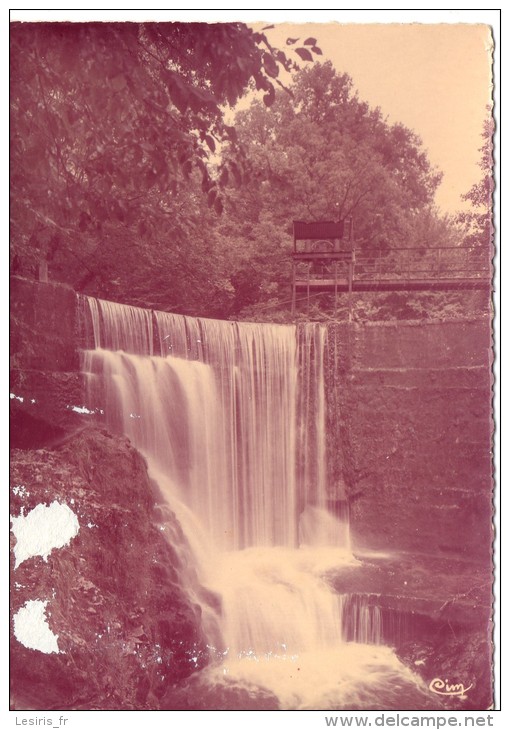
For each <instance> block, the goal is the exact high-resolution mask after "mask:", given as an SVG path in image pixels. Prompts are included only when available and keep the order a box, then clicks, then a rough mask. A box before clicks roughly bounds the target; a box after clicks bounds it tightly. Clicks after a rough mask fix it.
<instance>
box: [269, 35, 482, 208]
mask: <svg viewBox="0 0 510 730" xmlns="http://www.w3.org/2000/svg"><path fill="white" fill-rule="evenodd" d="M267 36H268V39H270V40H271V42H274V44H275V45H276V46H279V47H284V48H286V50H287V51H288V50H289V48H290V47H286V46H285V43H286V39H287V38H288V37H292V38H297V37H299V38H300V39H301V41H303V40H305V38H306V37H307V36H313V37H315V38H317V44H318V46H319V47H320V48H321V50H322V52H323V54H324V55H323V58H324V59H328V60H331V61H332V62H333V64H334V66H335V68H336V69H337V70H338V71H341V72H347V73H348V74H349V75H350V76H351V78H352V79H353V82H354V88H355V89H356V90H357V91H358V94H359V97H360V99H362V100H363V101H366V102H368V103H369V104H370V106H372V107H380V109H381V111H382V113H383V116H384V117H385V118H387V120H388V121H389V122H390V123H394V122H401V123H403V124H404V125H405V126H407V127H409V128H411V129H412V130H414V131H415V132H416V133H417V134H418V136H419V137H420V138H421V139H422V142H423V146H424V148H425V149H426V150H427V152H428V156H429V159H430V161H431V163H432V164H433V165H434V166H437V167H438V168H439V169H440V170H442V171H443V173H444V177H443V181H442V183H441V186H440V187H439V189H438V191H437V194H436V203H437V205H438V206H439V208H440V209H441V210H443V211H444V212H453V211H454V210H456V209H458V208H460V207H465V204H463V202H462V200H461V195H462V194H463V193H465V192H467V190H468V189H469V188H470V187H471V185H473V184H474V183H475V182H477V181H478V179H479V178H480V170H479V168H478V165H477V163H478V161H479V159H480V153H479V148H480V146H481V144H482V140H481V136H480V135H481V132H482V127H483V121H484V119H485V118H486V116H487V115H488V112H487V110H486V107H487V105H488V104H490V103H491V95H492V77H491V49H492V35H491V29H490V28H489V27H488V26H487V25H469V24H462V25H459V24H455V25H447V24H434V25H424V24H418V23H415V24H387V25H384V24H358V25H353V24H340V23H329V24H310V25H285V24H282V25H278V26H276V27H275V29H274V30H269V31H267ZM298 45H299V43H297V44H296V46H298Z"/></svg>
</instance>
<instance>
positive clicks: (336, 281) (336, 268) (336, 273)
mask: <svg viewBox="0 0 510 730" xmlns="http://www.w3.org/2000/svg"><path fill="white" fill-rule="evenodd" d="M337 300H338V261H336V260H335V314H336V312H337V309H338V306H337Z"/></svg>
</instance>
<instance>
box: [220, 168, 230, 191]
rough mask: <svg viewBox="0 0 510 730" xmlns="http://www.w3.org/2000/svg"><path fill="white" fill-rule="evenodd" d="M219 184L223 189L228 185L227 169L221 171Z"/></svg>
mask: <svg viewBox="0 0 510 730" xmlns="http://www.w3.org/2000/svg"><path fill="white" fill-rule="evenodd" d="M219 182H220V185H221V186H222V187H225V185H226V184H227V183H228V169H227V168H226V167H223V169H222V171H221V175H220V180H219Z"/></svg>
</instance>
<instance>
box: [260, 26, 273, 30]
mask: <svg viewBox="0 0 510 730" xmlns="http://www.w3.org/2000/svg"><path fill="white" fill-rule="evenodd" d="M272 28H274V25H265V26H264V27H263V28H262V30H263V31H264V30H271V29H272Z"/></svg>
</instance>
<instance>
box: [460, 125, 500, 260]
mask: <svg viewBox="0 0 510 730" xmlns="http://www.w3.org/2000/svg"><path fill="white" fill-rule="evenodd" d="M493 136H494V119H493V118H492V116H491V117H490V118H488V119H486V120H485V122H484V125H483V131H482V139H483V144H482V146H481V147H480V161H479V163H478V165H479V167H480V169H481V171H482V177H481V179H480V180H479V181H478V182H477V183H475V184H474V185H473V186H472V187H471V188H470V189H469V190H468V192H467V193H465V194H464V195H463V196H462V198H463V200H465V201H467V202H469V203H470V204H471V209H470V210H467V211H462V212H461V213H459V215H458V216H457V222H458V223H459V225H460V226H461V228H462V230H463V233H464V239H465V241H466V243H468V244H471V245H474V246H483V247H485V248H487V251H489V250H490V246H491V244H492V240H493V236H494V225H493V215H492V199H493V195H494V159H493V150H494V143H493Z"/></svg>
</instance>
